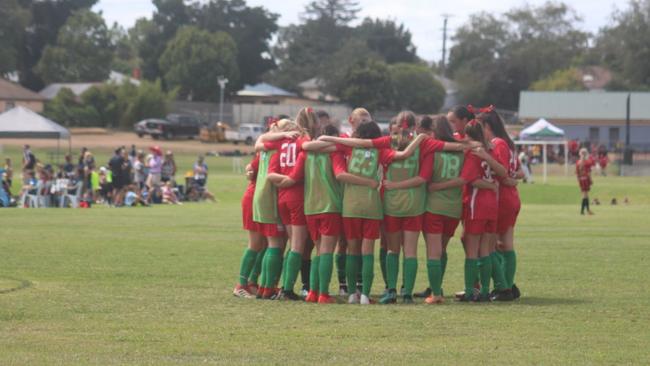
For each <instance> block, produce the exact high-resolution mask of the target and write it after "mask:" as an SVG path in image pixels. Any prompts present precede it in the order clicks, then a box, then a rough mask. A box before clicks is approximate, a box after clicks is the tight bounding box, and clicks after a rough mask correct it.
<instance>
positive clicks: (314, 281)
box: [309, 255, 320, 292]
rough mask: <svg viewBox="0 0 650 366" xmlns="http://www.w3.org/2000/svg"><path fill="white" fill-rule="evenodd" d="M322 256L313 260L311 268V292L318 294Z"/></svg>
mask: <svg viewBox="0 0 650 366" xmlns="http://www.w3.org/2000/svg"><path fill="white" fill-rule="evenodd" d="M319 263H320V256H318V255H317V256H315V257H314V258H313V259H312V260H311V267H310V268H309V290H310V291H315V292H318V284H319V281H320V279H319V278H318V270H319V267H318V266H319Z"/></svg>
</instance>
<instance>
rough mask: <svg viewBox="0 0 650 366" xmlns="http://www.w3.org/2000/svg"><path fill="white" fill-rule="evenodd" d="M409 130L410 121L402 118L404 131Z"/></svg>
mask: <svg viewBox="0 0 650 366" xmlns="http://www.w3.org/2000/svg"><path fill="white" fill-rule="evenodd" d="M408 128H409V121H408V119H406V117H404V118H402V129H403V130H408Z"/></svg>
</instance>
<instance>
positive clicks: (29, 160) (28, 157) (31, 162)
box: [23, 145, 36, 185]
mask: <svg viewBox="0 0 650 366" xmlns="http://www.w3.org/2000/svg"><path fill="white" fill-rule="evenodd" d="M35 168H36V156H35V155H34V154H33V153H32V150H31V149H30V148H29V145H25V146H24V147H23V185H27V184H28V183H29V181H30V179H32V178H33V177H34V169H35Z"/></svg>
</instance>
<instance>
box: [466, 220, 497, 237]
mask: <svg viewBox="0 0 650 366" xmlns="http://www.w3.org/2000/svg"><path fill="white" fill-rule="evenodd" d="M463 227H464V228H465V234H470V235H481V234H485V233H496V231H497V221H496V220H471V219H467V220H465V221H464V222H463Z"/></svg>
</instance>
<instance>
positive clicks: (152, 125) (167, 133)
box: [134, 114, 200, 140]
mask: <svg viewBox="0 0 650 366" xmlns="http://www.w3.org/2000/svg"><path fill="white" fill-rule="evenodd" d="M134 129H135V133H136V134H137V135H138V137H143V136H145V135H151V137H152V138H153V139H154V140H157V139H159V138H161V137H162V138H165V139H167V140H170V139H173V138H174V137H189V138H194V137H195V136H198V135H199V129H200V123H199V120H198V119H197V118H196V117H193V116H188V115H184V114H170V115H168V116H167V118H166V119H145V120H143V121H140V122H138V123H136V124H135V126H134Z"/></svg>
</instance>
